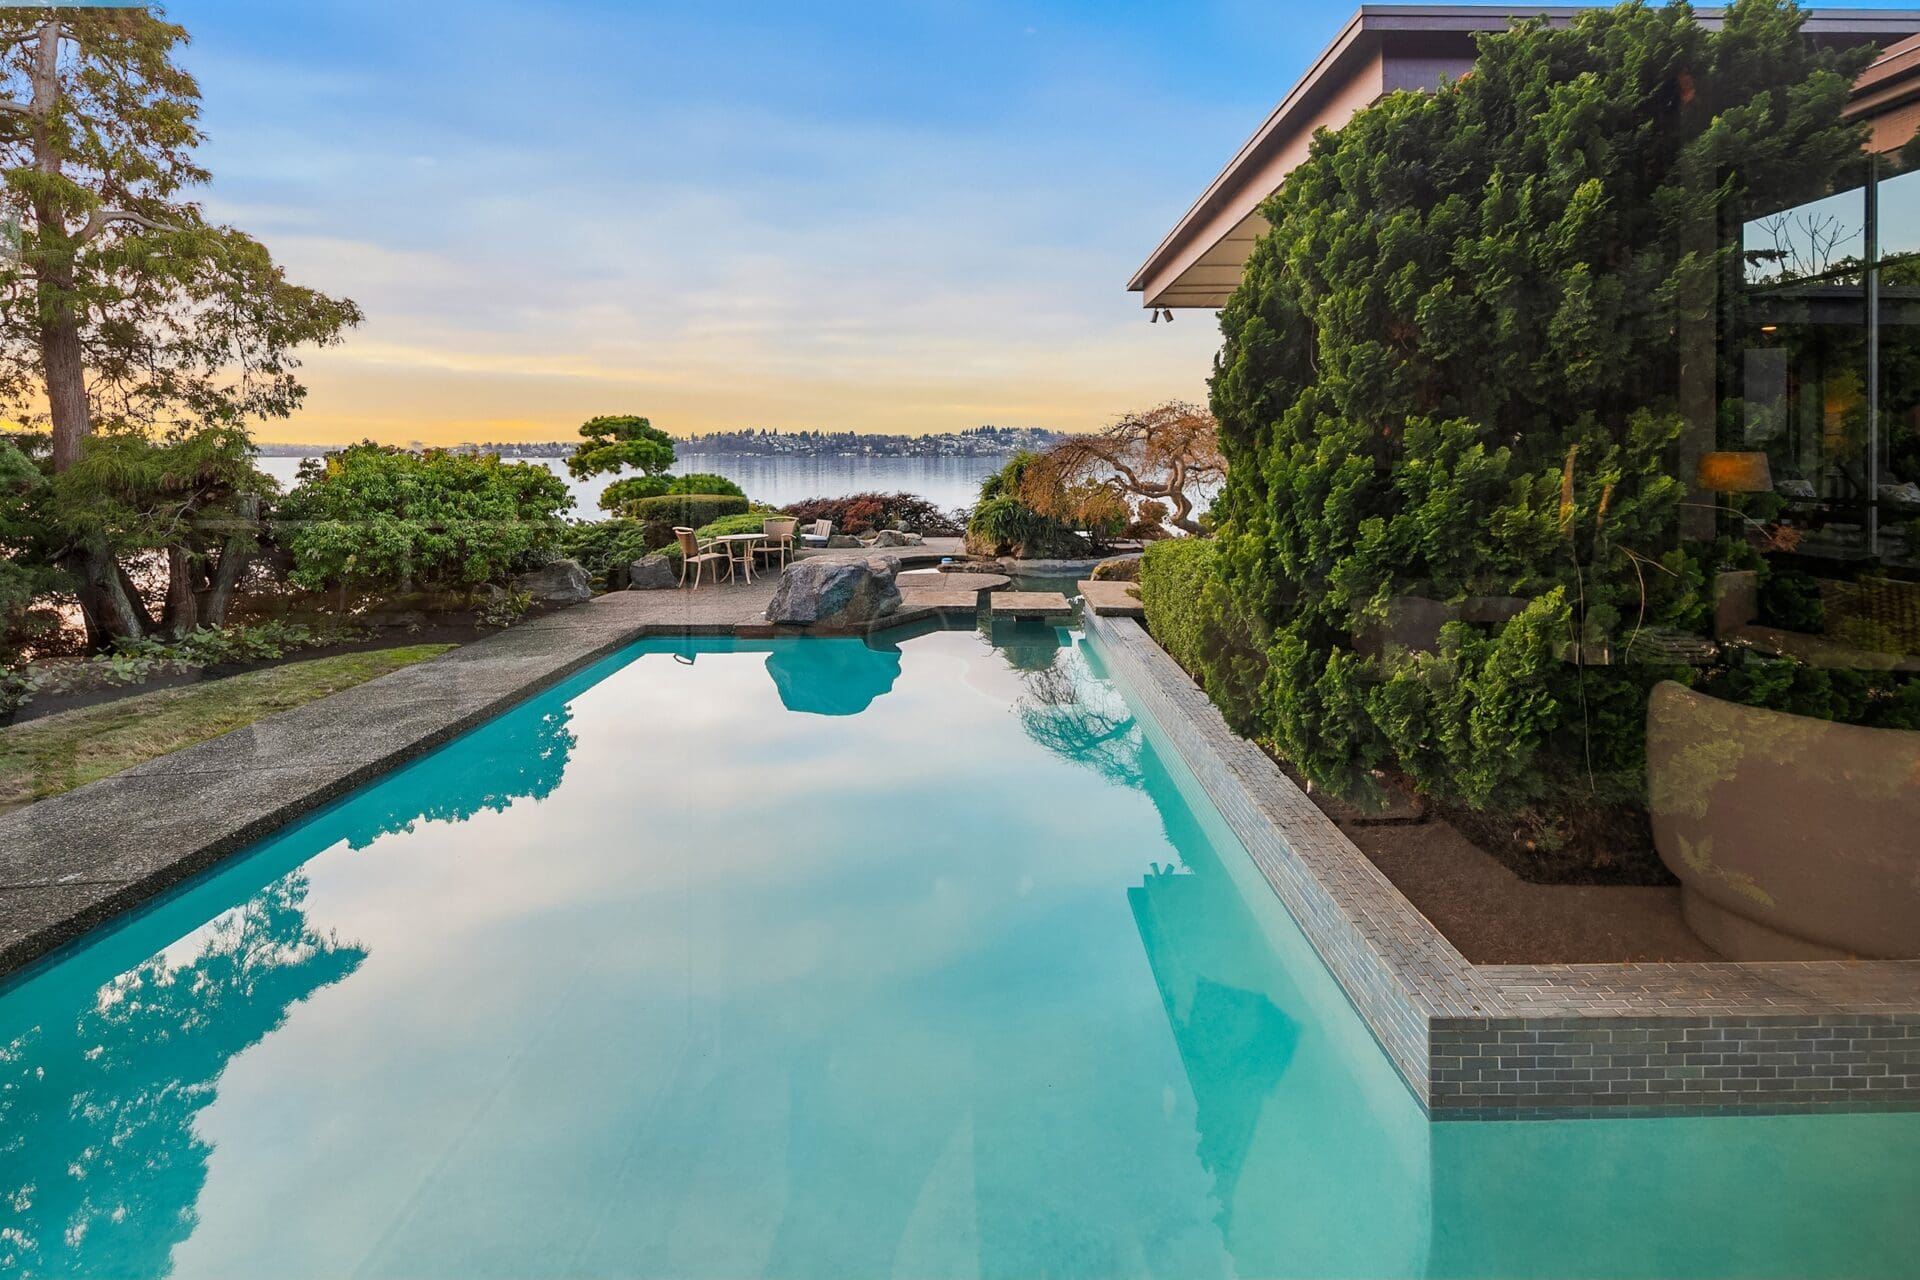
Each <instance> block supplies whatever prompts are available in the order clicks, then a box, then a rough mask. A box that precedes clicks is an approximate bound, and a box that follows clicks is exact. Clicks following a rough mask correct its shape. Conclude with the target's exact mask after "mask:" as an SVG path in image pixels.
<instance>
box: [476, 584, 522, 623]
mask: <svg viewBox="0 0 1920 1280" xmlns="http://www.w3.org/2000/svg"><path fill="white" fill-rule="evenodd" d="M531 608H533V593H532V592H531V591H511V590H508V591H502V592H500V593H499V594H498V595H496V596H494V597H493V598H492V599H491V600H489V601H487V603H486V605H485V606H484V607H483V608H482V609H481V610H480V615H479V623H480V625H481V626H483V627H510V626H512V625H513V624H514V623H516V622H518V621H520V619H522V618H524V617H526V616H527V610H529V609H531Z"/></svg>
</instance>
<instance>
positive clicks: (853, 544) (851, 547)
mask: <svg viewBox="0 0 1920 1280" xmlns="http://www.w3.org/2000/svg"><path fill="white" fill-rule="evenodd" d="M859 547H860V539H858V538H856V537H854V536H853V535H852V534H850V533H836V534H831V535H829V536H828V538H827V548H828V550H831V551H855V550H858V549H859Z"/></svg>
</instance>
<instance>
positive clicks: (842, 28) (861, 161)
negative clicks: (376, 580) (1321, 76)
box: [168, 0, 1352, 443]
mask: <svg viewBox="0 0 1920 1280" xmlns="http://www.w3.org/2000/svg"><path fill="white" fill-rule="evenodd" d="M1351 9H1352V3H1351V0H1338V2H1337V3H1335V2H1330V0H1259V2H1254V0H1247V2H1242V0H1221V2H1220V3H1202V4H1193V5H1172V4H1130V3H1089V4H1000V3H981V4H964V3H912V2H903V3H894V4H881V3H871V4H855V5H843V4H831V3H811V2H810V3H801V4H795V3H791V0H789V2H788V3H780V4H758V3H729V4H720V3H703V2H701V0H694V2H693V3H687V2H685V0H682V2H680V3H674V4H651V3H643V4H618V3H611V2H602V0H587V2H584V3H533V2H531V0H529V2H525V3H506V2H501V0H476V2H473V3H465V4H452V3H431V2H425V0H412V2H408V3H396V2H394V0H379V2H367V3H362V2H360V0H309V2H307V3H301V4H294V3H290V2H288V0H275V2H273V3H261V2H260V0H173V3H171V4H169V6H168V13H169V16H170V17H172V18H173V20H175V21H177V22H179V23H181V24H182V25H184V26H185V27H186V28H187V29H188V31H189V32H190V33H191V35H192V38H193V43H192V44H191V46H190V47H189V48H188V49H187V50H186V51H185V52H184V54H183V55H182V59H183V61H184V62H185V64H186V65H187V66H188V67H189V69H190V70H192V71H193V72H194V73H195V75H196V76H197V77H198V79H199V81H200V86H201V91H202V95H203V99H204V120H203V124H204V127H205V129H206V131H207V133H208V135H209V138H208V142H207V144H206V146H205V147H204V149H203V159H204V161H205V163H206V164H207V166H208V167H209V168H210V169H211V170H212V172H213V174H214V179H213V182H212V184H211V186H210V187H209V188H207V189H206V190H205V191H204V192H203V193H202V198H203V201H204V203H205V205H206V207H207V210H208V212H209V214H210V215H211V216H213V217H215V218H216V219H218V220H221V221H225V222H230V223H232V224H233V225H235V226H238V227H241V228H242V229H244V230H246V231H248V232H250V233H251V234H253V235H255V236H257V237H259V238H260V239H261V240H263V241H264V242H265V243H266V244H267V245H268V246H269V247H270V248H271V249H272V250H273V252H274V253H275V255H276V257H277V258H278V259H279V260H280V261H281V263H282V264H283V265H284V266H285V267H286V268H287V270H288V273H289V275H290V277H291V278H292V279H294V280H296V281H298V282H300V283H302V284H307V285H311V286H313V287H316V288H319V289H323V290H325V291H327V292H330V293H336V294H344V295H346V296H348V297H351V298H353V299H354V300H355V301H357V302H358V303H359V304H360V305H361V307H362V308H363V309H364V311H365V313H366V317H367V318H366V322H365V323H364V324H363V325H362V326H361V327H360V328H359V329H357V330H355V331H354V332H352V333H351V335H350V336H349V337H348V339H347V341H346V342H345V344H344V345H342V346H341V347H338V348H334V349H330V350H326V351H321V352H316V353H314V354H313V355H311V356H310V357H309V359H308V361H307V369H306V373H307V381H308V385H309V386H310V388H311V391H310V395H309V398H308V401H307V404H306V407H305V408H304V409H303V410H302V411H301V412H300V413H299V414H297V415H296V416H295V417H294V418H293V419H292V420H290V421H287V422H284V423H269V424H265V425H264V426H263V427H262V429H261V430H260V432H259V435H260V436H261V438H262V439H267V440H274V441H283V442H296V441H297V442H317V443H327V442H333V441H341V440H352V439H359V438H363V437H370V438H374V439H379V440H384V441H391V442H396V443H405V442H407V441H412V440H420V441H424V442H427V443H454V442H458V441H463V440H551V439H560V438H564V437H568V436H571V435H572V434H573V433H574V430H575V428H577V426H578V424H579V423H580V422H581V421H583V420H584V419H585V418H587V417H590V416H592V415H594V414H597V413H639V414H644V415H646V416H648V417H650V418H651V419H652V420H653V422H654V424H655V425H657V426H660V427H663V428H665V429H667V430H668V431H670V432H673V433H675V434H687V433H691V432H697V431H711V430H723V429H732V428H747V427H755V428H758V427H777V428H783V429H789V430H795V429H802V428H816V429H841V430H860V431H891V432H906V433H922V432H930V431H948V430H957V429H964V428H967V427H972V426H978V425H981V424H983V423H993V424H997V425H1003V426H1043V427H1054V428H1059V429H1067V430H1075V429H1086V428H1093V427H1097V426H1100V425H1102V424H1103V423H1105V422H1107V421H1109V420H1111V419H1112V418H1114V417H1115V416H1117V415H1119V414H1120V413H1123V412H1125V411H1127V410H1129V409H1135V408H1143V407H1146V406H1148V405H1151V404H1154V403H1157V402H1159V401H1162V400H1166V399H1170V398H1188V399H1199V398H1203V397H1204V394H1205V380H1206V376H1207V372H1208V369H1209V366H1210V362H1211V359H1212V356H1213V352H1214V351H1215V349H1216V348H1217V346H1218V327H1217V324H1216V322H1215V319H1214V317H1213V315H1212V313H1211V312H1206V311H1193V312H1182V313H1180V315H1179V319H1178V321H1177V322H1176V323H1174V324H1171V325H1169V324H1165V323H1161V324H1149V323H1148V320H1147V313H1146V312H1145V311H1144V310H1142V309H1141V306H1140V297H1139V295H1138V294H1130V293H1128V292H1127V291H1126V282H1127V279H1128V277H1129V276H1131V275H1132V273H1133V271H1134V269H1135V268H1136V267H1137V266H1138V265H1139V264H1140V262H1141V261H1142V260H1143V259H1144V258H1145V257H1146V255H1147V253H1148V251H1149V250H1150V249H1151V248H1152V247H1153V246H1154V244H1155V243H1157V242H1158V241H1159V239H1160V237H1161V236H1162V235H1163V234H1165V232H1166V231H1167V230H1168V229H1169V228H1170V227H1171V226H1172V225H1173V223H1174V222H1175V220H1176V219H1177V218H1178V217H1179V216H1180V214H1181V213H1182V212H1184V211H1185V209H1186V208H1187V206H1188V205H1189V204H1190V203H1191V202H1192V201H1193V199H1194V198H1195V197H1196V196H1197V195H1198V194H1199V192H1200V191H1201V189H1202V188H1203V187H1204V186H1205V184H1206V183H1207V182H1208V181H1209V180H1210V179H1211V178H1212V177H1213V175H1214V174H1215V173H1217V172H1218V171H1219V169H1220V168H1221V167H1222V166H1223V165H1224V164H1225V163H1226V161H1227V160H1228V158H1229V157H1230V156H1231V155H1232V154H1233V152H1234V151H1235V150H1236V149H1237V148H1238V146H1239V145H1240V144H1241V142H1243V141H1244V140H1245V139H1246V137H1247V136H1248V135H1249V134H1250V133H1251V132H1252V131H1253V129H1254V128H1255V127H1256V126H1257V125H1258V124H1259V123H1260V121H1261V120H1262V119H1263V118H1264V117H1265V115H1266V114H1267V112H1268V111H1270V110H1271V109H1272V107H1273V105H1274V103H1276V102H1277V101H1278V100H1279V99H1280V97H1281V96H1282V94H1283V93H1284V92H1285V91H1286V89H1287V88H1288V86H1289V85H1290V84H1291V83H1292V81H1293V80H1294V79H1295V77H1296V76H1297V75H1298V74H1299V73H1300V72H1301V70H1303V69H1304V68H1305V66H1306V65H1307V64H1308V63H1309V62H1310V61H1311V59H1312V57H1313V56H1314V55H1315V54H1316V53H1317V52H1318V51H1319V50H1320V49H1321V48H1322V47H1323V46H1324V45H1325V44H1326V43H1327V41H1329V40H1330V39H1331V38H1332V37H1333V35H1334V34H1335V33H1336V32H1337V31H1338V29H1339V28H1340V26H1341V25H1342V24H1343V23H1344V22H1345V20H1346V19H1347V17H1348V16H1350V13H1351Z"/></svg>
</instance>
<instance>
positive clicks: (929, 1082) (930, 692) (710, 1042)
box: [0, 627, 1920, 1277]
mask: <svg viewBox="0 0 1920 1280" xmlns="http://www.w3.org/2000/svg"><path fill="white" fill-rule="evenodd" d="M1198 796H1199V793H1198V791H1197V790H1196V789H1195V787H1194V786H1193V784H1192V780H1191V779H1190V778H1188V777H1187V776H1186V775H1185V773H1184V771H1183V770H1182V769H1181V767H1180V766H1179V764H1178V762H1177V761H1173V760H1169V759H1166V758H1163V757H1162V756H1161V755H1160V754H1159V753H1157V752H1156V751H1155V750H1154V749H1153V748H1152V746H1151V745H1150V744H1149V742H1148V741H1147V740H1146V738H1145V737H1144V735H1143V734H1142V733H1141V731H1140V729H1139V727H1138V726H1137V725H1136V724H1135V723H1134V721H1133V717H1132V713H1131V711H1130V710H1129V708H1128V706H1127V704H1126V702H1125V701H1124V700H1123V698H1122V697H1121V695H1120V694H1119V693H1117V692H1116V691H1115V690H1114V688H1113V687H1112V686H1111V685H1109V684H1108V683H1107V682H1106V681H1105V680H1104V679H1103V678H1102V676H1101V674H1100V667H1099V655H1098V653H1097V651H1095V650H1093V649H1091V648H1089V647H1088V646H1087V645H1086V644H1085V642H1084V641H1082V640H1081V639H1080V638H1079V637H1078V636H1076V635H1075V634H1074V633H1071V632H1068V631H1061V630H1054V629H1050V628H1032V627H1022V628H1011V629H1010V628H1005V627H1003V628H999V629H996V630H995V631H994V632H993V634H992V635H991V636H988V635H983V634H980V633H977V632H973V631H938V632H933V633H930V634H922V635H917V636H913V637H911V638H907V639H903V640H900V641H897V642H894V643H890V644H874V645H871V646H870V645H868V644H866V643H862V642H860V641H857V640H825V639H805V640H777V641H766V642H746V641H734V640H724V639H711V640H709V639H698V640H679V641H658V640H656V641H648V642H645V643H642V644H640V645H637V646H634V647H633V648H631V649H629V650H626V651H624V652H622V653H620V654H619V655H617V656H615V657H613V658H610V659H608V660H606V661H604V662H601V663H599V664H598V665H596V666H594V667H592V668H591V669H589V670H586V671H584V672H581V673H580V674H578V675H577V676H575V677H573V678H572V679H570V680H568V681H567V682H566V683H564V684H562V685H560V686H558V687H556V688H554V689H552V690H550V691H549V692H547V693H545V694H543V695H541V696H539V697H536V698H534V699H532V700H531V701H529V702H527V703H525V704H523V705H521V706H520V707H519V708H517V709H515V710H514V711H512V712H510V713H508V714H507V715H505V716H502V717H501V718H499V719H498V720H495V721H493V722H491V723H490V724H487V725H485V726H483V727H482V728H480V729H477V730H475V731H473V732H472V733H469V734H467V735H466V736H464V737H462V738H460V739H458V740H456V741H455V742H453V743H451V744H449V745H448V746H446V747H444V748H442V749H441V750H439V751H437V752H435V753H434V754H432V755H430V756H427V757H424V758H422V759H420V760H418V761H416V762H414V763H413V764H411V765H409V766H407V767H405V768H403V769H400V770H398V771H396V772H395V773H393V774H391V775H389V776H388V777H386V778H384V779H382V780H381V781H379V782H377V783H375V784H372V785H370V786H368V787H366V788H364V789H362V790H361V791H359V792H357V793H355V794H354V795H352V796H350V797H348V798H347V799H345V800H343V801H342V802H340V803H338V804H336V805H334V806H332V807H331V808H329V809H327V810H324V811H322V812H320V813H318V814H315V815H314V816H312V817H310V818H308V819H307V820H305V821H303V822H302V823H300V824H299V825H297V826H294V827H291V828H289V829H287V830H285V831H283V832H281V833H280V834H278V835H277V836H275V837H273V838H272V839H269V840H267V841H265V842H263V843H262V844H260V845H259V846H258V847H256V848H255V849H253V850H252V851H250V852H249V853H247V854H246V855H244V856H242V857H240V858H237V859H234V860H233V861H230V862H228V863H226V864H224V865H223V866H222V868H221V869H220V870H219V871H217V872H216V873H215V874H212V875H210V876H207V877H205V878H203V879H201V880H199V881H196V882H194V883H193V884H191V885H190V886H188V887H187V888H186V889H184V890H183V891H181V892H178V893H176V894H175V895H173V896H172V897H170V898H168V899H166V900H164V901H163V902H161V903H159V904H157V905H155V906H154V907H152V908H150V909H149V910H147V911H145V912H142V913H140V914H139V915H137V916H134V917H132V918H130V919H129V920H127V921H126V922H125V923H123V924H122V925H120V926H118V927H117V928H114V929H112V930H110V931H106V932H103V933H101V934H98V935H96V936H95V937H94V938H93V939H91V940H90V941H89V942H88V943H87V944H86V945H85V946H83V947H79V948H76V949H74V950H71V951H68V952H66V953H63V954H62V955H61V956H59V957H57V958H56V959H55V961H53V962H52V963H50V964H47V965H45V966H43V967H41V968H40V969H38V970H36V971H34V972H32V973H30V974H28V975H26V976H25V977H23V978H22V979H21V980H18V981H16V982H15V983H13V984H12V985H11V986H10V987H8V988H6V989H5V991H4V993H0V1054H3V1056H0V1197H3V1198H0V1206H5V1207H4V1208H0V1213H3V1214H4V1215H5V1216H4V1217H3V1218H0V1224H3V1225H0V1271H5V1272H7V1273H9V1274H19V1275H23V1276H26V1275H47V1274H85V1275H89V1276H104V1275H143V1276H144V1275H161V1274H173V1275H177V1276H182V1277H193V1276H219V1277H227V1276H235V1277H259V1276H276V1277H279V1276H316V1277H333V1276H346V1275H359V1276H449V1277H469V1276H667V1277H693V1276H746V1275H783V1276H796V1277H814V1276H819V1277H853V1276H870V1275H902V1276H929V1277H931V1276H1008V1277H1031V1276H1168V1277H1186V1276H1229V1275H1238V1276H1243V1277H1244V1276H1296V1275H1305V1276H1327V1275H1343V1276H1397V1275H1503V1276H1517V1275H1540V1276H1567V1275H1582V1276H1599V1275H1663V1276H1682V1275H1699V1276H1706V1275H1746V1276H1752V1275H1777V1276H1803V1275H1813V1274H1821V1275H1829V1274H1845V1275H1857V1276H1869V1275H1887V1276H1892V1275H1906V1274H1911V1272H1912V1269H1913V1266H1914V1259H1915V1258H1916V1257H1920V1214H1916V1213H1915V1212H1914V1207H1915V1205H1917V1204H1920V1115H1915V1114H1891V1115H1831V1116H1778V1117H1744V1118H1734V1117H1714V1118H1691V1119H1661V1120H1614V1121H1602V1120H1584V1121H1567V1122H1551V1123H1550V1122H1539V1121H1534V1122H1510V1123H1479V1124H1439V1125H1435V1124H1430V1123H1429V1122H1428V1121H1427V1119H1426V1117H1425V1116H1424V1114H1423V1113H1422V1112H1421V1110H1420V1108H1419V1106H1418V1105H1417V1104H1416V1103H1415V1101H1414V1099H1413V1097H1412V1095H1411V1094H1410V1093H1409V1092H1408V1091H1407V1089H1406V1088H1405V1086H1404V1085H1403V1084H1402V1082H1401V1081H1400V1079H1399V1077H1398V1076H1397V1075H1396V1074H1395V1073H1394V1071H1393V1069H1392V1068H1391V1066H1390V1065H1389V1064H1388V1062H1387V1060H1386V1059H1385V1057H1384V1056H1383V1055H1382V1054H1381V1052H1380V1050H1379V1048H1378V1047H1377V1046H1376V1045H1375V1044H1374V1042H1373V1041H1372V1039H1371V1038H1370V1036H1369V1035H1368V1033H1367V1031H1366V1029H1365V1027H1364V1025H1363V1024H1361V1023H1360V1021H1359V1020H1358V1018H1357V1017H1356V1016H1355V1015H1354V1013H1353V1012H1352V1010H1351V1009H1350V1008H1349V1007H1348V1005H1347V1004H1346V1002H1345V999H1344V997H1343V996H1342V994H1341V993H1340V990H1339V988H1338V987H1337V986H1336V985H1335V984H1334V983H1333V981H1332V980H1331V978H1330V977H1329V976H1328V975H1327V974H1326V971H1325V970H1324V968H1322V966H1321V965H1320V963H1319V961H1318V959H1317V957H1315V955H1314V954H1313V952H1312V950H1311V948H1310V947H1309V946H1308V945H1307V943H1306V942H1305V940H1304V939H1303V938H1302V936H1301V935H1300V933H1299V932H1298V930H1297V929H1296V928H1295V927H1294V925H1293V923H1292V921H1291V919H1290V918H1289V917H1288V916H1287V914H1286V912H1285V910H1284V909H1283V908H1282V907H1281V906H1280V904H1279V902H1278V900H1277V899H1276V898H1275V897H1274V895H1273V893H1272V891H1271V890H1270V889H1269V888H1268V887H1267V885H1266V884H1265V882H1264V881H1263V880H1262V879H1261V878H1260V877H1259V875H1258V872H1257V871H1256V870H1255V869H1254V868H1253V867H1252V866H1251V864H1250V863H1249V861H1248V860H1247V859H1246V857H1245V854H1244V852H1243V851H1242V850H1240V848H1239V847H1238V845H1237V844H1235V842H1234V841H1233V838H1232V836H1231V835H1230V833H1228V832H1227V831H1226V829H1225V828H1224V826H1223V825H1222V824H1221V823H1220V821H1219V819H1218V815H1217V814H1215V813H1213V812H1212V811H1211V810H1210V809H1209V807H1208V806H1207V805H1206V804H1205V803H1204V802H1202V801H1200V800H1199V798H1198Z"/></svg>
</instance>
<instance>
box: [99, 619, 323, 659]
mask: <svg viewBox="0 0 1920 1280" xmlns="http://www.w3.org/2000/svg"><path fill="white" fill-rule="evenodd" d="M359 634H360V633H358V632H356V631H352V630H346V629H341V628H332V629H316V628H314V627H310V626H308V625H306V624H305V623H301V622H285V621H282V620H280V619H277V618H272V619H268V620H267V621H264V622H256V623H253V624H251V625H249V626H244V627H239V626H236V627H198V628H196V629H194V630H192V631H189V632H188V633H187V634H186V635H184V636H181V637H180V638H179V639H177V640H152V639H144V640H121V641H118V642H116V643H115V645H114V651H115V652H116V653H120V654H125V655H128V656H132V657H140V658H150V659H152V660H154V661H156V662H171V663H178V664H181V665H183V666H190V667H210V666H217V665H220V664H222V663H232V662H270V661H272V660H274V659H277V658H283V657H285V656H286V655H287V654H288V653H291V652H294V651H297V650H300V649H312V648H318V647H321V646H325V645H332V644H340V643H343V642H344V641H347V640H352V639H355V638H357V637H358V635H359Z"/></svg>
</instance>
